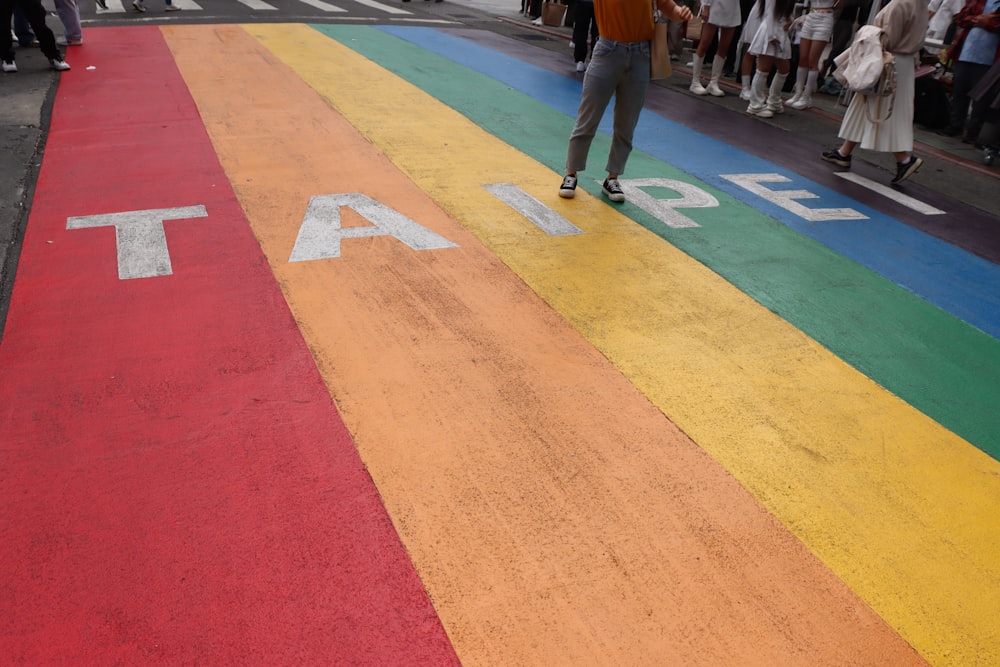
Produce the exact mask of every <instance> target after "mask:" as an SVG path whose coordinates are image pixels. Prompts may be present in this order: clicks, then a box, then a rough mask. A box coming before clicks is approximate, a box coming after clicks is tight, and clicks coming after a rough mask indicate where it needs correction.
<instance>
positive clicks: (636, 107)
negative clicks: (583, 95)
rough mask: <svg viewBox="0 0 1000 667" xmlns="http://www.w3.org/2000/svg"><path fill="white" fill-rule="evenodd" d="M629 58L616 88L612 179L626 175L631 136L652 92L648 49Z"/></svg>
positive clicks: (642, 48) (610, 170) (635, 50)
mask: <svg viewBox="0 0 1000 667" xmlns="http://www.w3.org/2000/svg"><path fill="white" fill-rule="evenodd" d="M628 56H629V57H628V60H627V62H626V63H625V67H624V68H623V72H622V76H621V78H620V80H619V82H618V85H617V87H616V88H615V110H614V133H613V135H612V137H611V151H610V152H609V154H608V163H607V171H608V175H609V177H610V178H617V177H618V176H619V175H621V174H623V173H625V163H626V162H628V156H629V154H630V153H631V152H632V136H633V134H634V133H635V126H636V124H637V123H638V122H639V114H640V113H642V107H643V105H644V104H645V102H646V91H647V90H648V88H649V48H648V46H646V45H644V46H643V47H641V48H640V49H633V50H632V51H631V52H629V54H628Z"/></svg>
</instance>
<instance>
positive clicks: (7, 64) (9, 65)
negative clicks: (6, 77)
mask: <svg viewBox="0 0 1000 667" xmlns="http://www.w3.org/2000/svg"><path fill="white" fill-rule="evenodd" d="M2 68H3V71H4V72H9V73H14V72H16V71H17V63H15V62H14V61H13V60H4V61H3V65H2Z"/></svg>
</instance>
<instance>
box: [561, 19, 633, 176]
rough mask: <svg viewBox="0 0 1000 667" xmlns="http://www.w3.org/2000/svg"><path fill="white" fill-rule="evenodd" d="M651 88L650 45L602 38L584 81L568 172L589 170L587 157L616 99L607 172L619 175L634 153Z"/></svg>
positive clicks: (567, 161)
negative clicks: (637, 134)
mask: <svg viewBox="0 0 1000 667" xmlns="http://www.w3.org/2000/svg"><path fill="white" fill-rule="evenodd" d="M648 87H649V42H616V41H614V40H610V39H606V38H604V37H600V38H599V39H598V40H597V45H596V46H594V52H593V55H592V56H591V59H590V66H589V67H588V68H587V73H586V75H584V77H583V93H582V94H581V96H580V109H579V110H578V111H577V117H576V126H575V127H574V128H573V133H572V134H571V135H570V138H569V149H568V151H567V153H566V171H567V172H570V173H576V172H578V171H583V170H584V169H585V168H586V167H587V153H589V152H590V144H591V143H592V142H593V141H594V135H595V133H596V132H597V126H598V125H599V124H600V122H601V117H602V116H603V115H604V111H605V110H606V109H607V108H608V103H609V102H610V101H611V96H612V95H614V96H615V109H614V134H613V136H612V138H611V152H610V153H609V154H608V165H607V171H608V173H609V174H615V175H619V174H622V173H624V171H625V163H626V162H627V161H628V156H629V153H631V152H632V135H633V133H634V132H635V126H636V123H638V122H639V113H640V112H641V111H642V106H643V104H644V103H645V101H646V89H647V88H648Z"/></svg>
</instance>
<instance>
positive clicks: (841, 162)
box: [823, 151, 851, 169]
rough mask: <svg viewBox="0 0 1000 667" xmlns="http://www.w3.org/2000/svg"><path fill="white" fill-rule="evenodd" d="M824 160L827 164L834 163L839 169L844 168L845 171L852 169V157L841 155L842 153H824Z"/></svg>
mask: <svg viewBox="0 0 1000 667" xmlns="http://www.w3.org/2000/svg"><path fill="white" fill-rule="evenodd" d="M823 159H824V160H826V161H827V162H832V163H834V164H835V165H837V166H838V167H843V168H844V169H850V168H851V156H850V155H841V154H840V151H824V152H823Z"/></svg>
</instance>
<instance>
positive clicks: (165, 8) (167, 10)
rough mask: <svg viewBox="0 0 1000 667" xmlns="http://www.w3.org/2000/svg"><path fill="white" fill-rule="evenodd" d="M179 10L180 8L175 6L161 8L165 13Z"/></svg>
mask: <svg viewBox="0 0 1000 667" xmlns="http://www.w3.org/2000/svg"><path fill="white" fill-rule="evenodd" d="M180 10H181V8H180V7H178V6H177V5H167V6H166V7H164V8H163V11H165V12H179V11H180Z"/></svg>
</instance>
